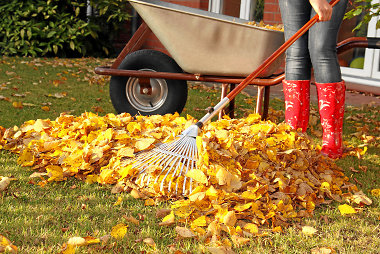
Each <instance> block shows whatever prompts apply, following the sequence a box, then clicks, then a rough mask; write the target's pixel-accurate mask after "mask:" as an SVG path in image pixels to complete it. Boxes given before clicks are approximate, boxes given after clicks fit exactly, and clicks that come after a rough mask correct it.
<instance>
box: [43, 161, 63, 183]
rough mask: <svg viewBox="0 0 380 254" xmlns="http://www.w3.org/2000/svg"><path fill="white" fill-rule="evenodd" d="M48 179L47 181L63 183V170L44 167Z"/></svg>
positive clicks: (49, 166)
mask: <svg viewBox="0 0 380 254" xmlns="http://www.w3.org/2000/svg"><path fill="white" fill-rule="evenodd" d="M46 171H47V173H48V176H49V179H48V181H49V182H50V181H63V180H64V179H63V169H62V168H61V167H60V166H55V165H48V166H47V167H46Z"/></svg>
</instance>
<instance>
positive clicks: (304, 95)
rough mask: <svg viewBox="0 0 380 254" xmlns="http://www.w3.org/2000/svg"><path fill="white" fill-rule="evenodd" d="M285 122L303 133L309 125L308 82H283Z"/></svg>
mask: <svg viewBox="0 0 380 254" xmlns="http://www.w3.org/2000/svg"><path fill="white" fill-rule="evenodd" d="M282 86H283V90H284V96H285V122H286V123H287V124H289V125H290V126H291V127H292V128H293V129H295V130H297V129H299V128H301V129H302V132H305V131H306V129H307V126H308V124H309V113H310V80H283V81H282Z"/></svg>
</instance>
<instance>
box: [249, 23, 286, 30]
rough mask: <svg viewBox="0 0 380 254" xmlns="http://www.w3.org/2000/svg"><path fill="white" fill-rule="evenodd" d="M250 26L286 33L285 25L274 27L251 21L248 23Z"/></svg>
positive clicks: (275, 25)
mask: <svg viewBox="0 0 380 254" xmlns="http://www.w3.org/2000/svg"><path fill="white" fill-rule="evenodd" d="M247 24H248V25H252V26H256V27H261V28H266V29H270V30H276V31H281V32H283V31H284V25H283V24H274V25H269V24H265V23H264V22H263V21H260V22H259V23H257V22H255V21H249V22H248V23H247Z"/></svg>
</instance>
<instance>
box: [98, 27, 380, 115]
mask: <svg viewBox="0 0 380 254" xmlns="http://www.w3.org/2000/svg"><path fill="white" fill-rule="evenodd" d="M150 33H152V31H151V30H150V28H149V27H148V26H147V25H146V23H145V22H144V21H143V22H142V24H141V25H140V27H139V28H138V29H137V30H136V32H135V34H134V35H133V36H132V37H131V39H130V40H129V41H128V43H127V44H126V45H125V47H124V48H123V50H122V51H121V52H120V54H119V55H118V57H117V58H116V59H115V61H114V62H113V64H112V65H111V66H101V67H96V68H95V73H97V74H99V75H109V76H124V77H135V78H138V79H139V82H140V81H141V83H146V79H149V78H157V79H173V80H185V81H199V82H213V83H221V85H222V89H221V99H223V98H224V97H225V96H226V94H227V91H228V89H229V90H233V89H234V88H235V86H236V84H239V83H240V82H241V81H242V80H243V79H244V78H245V77H228V76H212V75H201V74H191V73H169V72H156V71H139V70H123V69H118V68H119V66H120V64H121V63H122V61H123V59H124V58H125V57H126V56H127V55H128V54H130V53H132V52H134V51H137V50H139V49H141V47H142V45H143V43H144V42H145V40H146V39H147V37H148V36H149V34H150ZM352 48H375V49H379V48H380V38H367V37H351V38H348V39H346V40H344V41H342V42H340V43H338V45H337V53H338V54H341V53H344V52H346V51H348V50H350V49H352ZM284 78H285V74H284V72H281V73H277V74H273V75H271V76H270V77H266V78H256V79H254V80H252V82H251V83H250V85H256V86H257V102H256V109H255V112H256V113H257V114H260V115H261V116H262V119H266V118H267V116H268V108H269V98H270V87H271V86H274V85H278V84H280V83H281V82H282V80H283V79H284ZM234 107H235V102H234V100H231V102H230V104H229V106H228V113H229V116H230V117H231V118H233V117H234ZM222 114H223V112H221V114H219V117H221V116H222Z"/></svg>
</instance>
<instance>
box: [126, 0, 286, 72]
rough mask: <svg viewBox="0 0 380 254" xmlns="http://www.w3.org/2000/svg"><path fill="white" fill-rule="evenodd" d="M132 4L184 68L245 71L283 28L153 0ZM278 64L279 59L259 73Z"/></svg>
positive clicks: (277, 41) (280, 39)
mask: <svg viewBox="0 0 380 254" xmlns="http://www.w3.org/2000/svg"><path fill="white" fill-rule="evenodd" d="M130 3H131V4H132V6H133V7H134V8H135V9H136V11H137V12H138V13H139V14H140V16H141V17H142V19H143V20H144V21H145V22H146V23H147V25H148V26H149V28H150V29H151V30H152V31H153V33H154V34H155V35H156V36H157V38H158V39H159V40H160V41H161V43H162V44H163V45H164V46H165V48H166V49H167V50H168V51H169V53H170V54H171V55H172V57H173V58H174V60H175V61H176V62H177V63H178V65H179V66H180V67H181V68H182V70H183V71H185V72H188V73H194V74H203V75H220V76H238V77H243V76H247V75H248V74H250V73H251V72H252V70H254V69H256V68H257V67H258V66H259V65H260V64H261V63H262V62H263V61H264V60H265V59H266V58H267V57H269V56H270V55H271V54H272V53H273V52H274V51H275V50H276V49H278V48H279V47H280V46H281V45H282V44H283V43H284V35H283V32H280V31H275V30H269V29H264V28H259V27H256V26H252V25H248V24H247V23H248V21H247V20H243V19H238V18H234V17H231V16H226V15H222V14H217V13H212V12H208V11H204V10H200V9H195V8H190V7H185V6H181V5H177V4H172V3H167V2H162V1H157V0H130ZM281 63H282V59H278V60H277V61H276V64H273V66H272V67H271V68H270V69H268V70H267V71H266V73H263V76H269V75H270V74H272V73H273V72H274V71H276V69H278V67H279V66H280V65H281Z"/></svg>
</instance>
